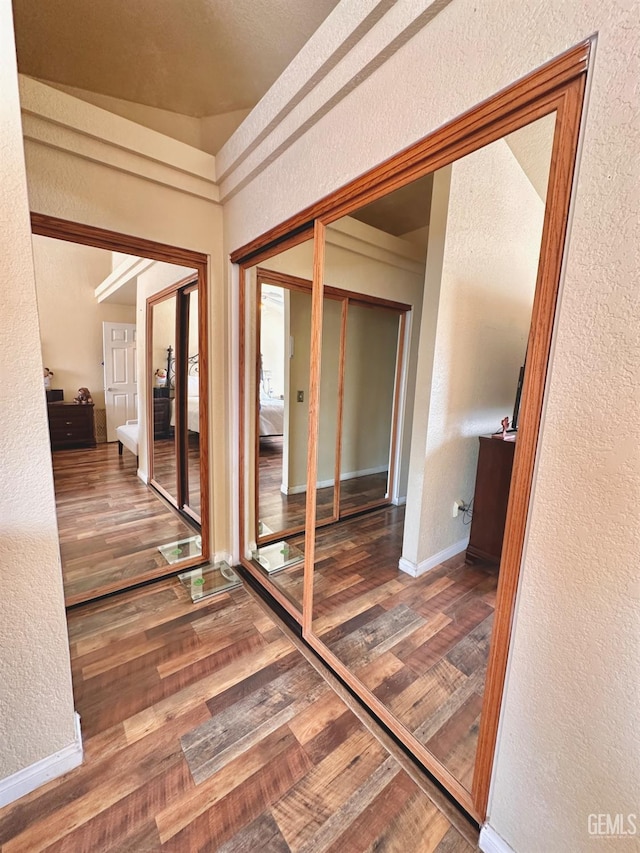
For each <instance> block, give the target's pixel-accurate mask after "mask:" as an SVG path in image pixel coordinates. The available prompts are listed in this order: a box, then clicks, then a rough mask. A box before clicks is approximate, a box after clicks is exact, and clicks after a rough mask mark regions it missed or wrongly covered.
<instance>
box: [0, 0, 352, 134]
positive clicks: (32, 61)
mask: <svg viewBox="0 0 640 853" xmlns="http://www.w3.org/2000/svg"><path fill="white" fill-rule="evenodd" d="M337 4H338V0H313V2H306V1H305V2H301V0H13V10H14V19H15V29H16V45H17V54H18V69H19V71H20V72H21V73H22V74H26V75H28V76H31V77H36V78H38V79H40V80H45V81H50V82H52V83H58V84H62V85H66V86H73V87H76V88H79V89H85V90H88V91H90V92H96V93H99V94H102V95H109V96H111V97H114V98H120V99H122V100H125V101H132V102H134V103H138V104H144V105H146V106H150V107H157V108H160V109H164V110H170V111H172V112H176V113H180V114H182V115H187V116H193V117H196V118H202V117H203V116H211V115H220V114H222V113H226V112H231V111H234V110H241V109H249V108H251V107H253V106H254V105H255V104H256V103H257V102H258V101H259V100H260V98H261V97H262V96H263V95H264V94H265V92H266V91H267V90H268V89H269V88H270V86H271V85H272V83H273V82H274V81H275V80H276V79H277V78H278V77H279V76H280V74H281V73H282V71H284V69H285V68H286V67H287V65H288V64H289V63H290V62H291V60H292V59H293V58H294V56H295V55H296V54H297V53H298V52H299V50H300V49H301V48H302V46H303V45H304V44H305V42H307V41H308V39H309V38H310V36H311V35H312V34H313V33H314V32H315V31H316V29H317V28H318V27H319V26H320V24H321V23H322V22H323V21H324V19H325V18H326V17H327V16H328V15H329V13H330V12H331V11H332V10H333V8H334V7H335V6H337Z"/></svg>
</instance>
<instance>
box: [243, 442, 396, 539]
mask: <svg viewBox="0 0 640 853" xmlns="http://www.w3.org/2000/svg"><path fill="white" fill-rule="evenodd" d="M282 442H283V439H282V437H281V436H269V437H267V438H261V439H260V465H259V490H260V506H259V513H260V520H261V521H262V522H263V524H266V525H267V527H268V528H269V529H270V530H273V531H278V530H291V529H295V528H298V527H304V521H305V509H306V495H305V494H304V493H303V494H298V495H284V494H283V493H282V490H281V485H282ZM386 489H387V473H386V472H383V473H380V474H369V475H367V476H365V477H354V478H352V479H351V480H343V481H342V483H341V484H340V513H341V514H343V513H348V512H353V511H357V510H358V508H359V507H362V506H366V505H367V504H370V503H374V502H376V501H378V502H379V501H381V500H384V496H385V493H386ZM316 507H317V509H316V517H317V518H318V520H319V521H323V520H326V519H330V518H332V516H333V486H329V487H328V488H324V489H318V492H317V496H316Z"/></svg>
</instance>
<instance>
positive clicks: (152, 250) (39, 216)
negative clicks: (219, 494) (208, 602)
mask: <svg viewBox="0 0 640 853" xmlns="http://www.w3.org/2000/svg"><path fill="white" fill-rule="evenodd" d="M31 231H32V233H33V234H38V235H40V236H42V237H52V238H54V239H56V240H65V241H67V242H69V243H79V244H80V245H83V246H93V247H95V248H97V249H106V250H107V251H109V252H123V253H126V254H130V255H137V256H139V257H144V258H149V259H151V260H154V261H162V262H164V263H168V264H176V265H178V266H182V267H189V268H190V269H193V270H195V272H196V277H197V280H198V300H199V311H198V339H199V343H200V352H201V356H200V401H201V403H200V430H201V433H200V434H201V436H204V441H203V442H202V443H201V447H200V489H201V496H200V506H201V513H200V517H201V532H200V535H201V538H202V554H201V556H199V557H192V558H189V559H187V560H184V561H183V562H181V563H179V564H173V565H169V564H167V566H166V567H165V566H163V567H161V568H156V569H153V570H151V571H148V572H144V573H142V574H141V575H140V577H136V580H135V583H136V584H138V583H141V582H146V581H149V580H155V579H157V578H161V577H167V576H169V575H174V574H176V572H178V571H183V570H184V569H188V568H190V567H192V566H197V565H202V563H204V562H208V561H209V560H210V557H211V535H210V518H211V516H210V495H209V488H210V481H209V411H208V402H207V399H208V394H207V390H208V388H209V373H208V368H209V320H208V299H207V280H208V271H207V270H208V260H207V255H205V254H203V253H202V252H195V251H192V250H190V249H181V248H179V247H177V246H170V245H168V244H166V243H157V242H156V241H154V240H147V239H144V238H142V237H133V236H131V235H128V234H121V233H120V232H118V231H110V230H108V229H106V228H98V227H96V226H92V225H84V224H82V223H79V222H72V221H71V220H68V219H61V218H59V217H56V216H49V215H47V214H43V213H35V212H32V213H31ZM193 279H194V276H193V275H191V276H190V277H189V280H193ZM143 381H145V382H146V377H145V378H144V380H143ZM203 391H204V392H205V393H204V394H203ZM147 402H149V401H147ZM147 417H148V413H147ZM147 452H148V453H149V447H147ZM127 587H128V584H121V585H113V586H112V587H110V588H109V589H107V590H106V591H107V592H109V593H111V592H119V591H120V590H122V589H126V588H127ZM76 603H78V602H76V601H75V600H69V601H67V606H70V605H72V604H76Z"/></svg>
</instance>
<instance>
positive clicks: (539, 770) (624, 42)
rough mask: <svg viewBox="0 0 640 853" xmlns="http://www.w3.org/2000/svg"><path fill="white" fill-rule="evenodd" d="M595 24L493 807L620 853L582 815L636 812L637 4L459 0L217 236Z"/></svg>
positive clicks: (320, 183)
mask: <svg viewBox="0 0 640 853" xmlns="http://www.w3.org/2000/svg"><path fill="white" fill-rule="evenodd" d="M415 5H416V6H420V5H422V6H424V7H425V8H426V7H427V6H428V5H429V4H427V3H424V2H423V3H418V4H415ZM398 8H399V4H398ZM338 9H340V7H338ZM338 19H339V16H336V17H334V21H337V20H338ZM595 32H597V33H598V44H597V50H596V55H595V57H594V60H593V65H592V74H591V86H590V92H589V98H588V109H587V117H586V124H585V134H584V141H583V146H582V150H581V153H580V158H579V175H578V177H577V182H576V190H575V202H574V209H573V215H572V219H571V226H570V232H569V244H568V247H567V254H566V264H565V269H564V275H563V289H562V293H561V297H560V304H559V310H558V316H557V324H556V331H555V340H554V347H553V352H552V362H551V369H550V373H549V378H548V384H547V393H546V409H545V417H544V423H543V426H542V430H541V435H540V445H539V454H538V463H537V469H536V474H535V482H534V493H533V501H532V507H531V512H530V518H529V525H528V536H527V543H526V548H525V553H524V559H523V567H522V576H521V583H520V589H519V595H518V601H517V606H516V613H515V622H514V632H513V641H512V647H511V652H510V661H509V672H508V677H507V682H506V692H505V698H504V703H503V710H502V718H501V727H500V732H499V739H498V747H497V754H496V761H495V772H494V778H493V784H492V791H491V798H490V805H489V822H490V824H491V826H492V827H494V828H495V830H496V831H497V832H498V833H499V834H500V835H502V836H503V838H504V839H505V840H506V841H507V842H508V843H509V844H510V845H511V847H512V848H513V849H514V850H516V851H518V853H541V851H551V850H552V851H562V853H564V851H567V853H568V851H577V850H585V849H589V847H590V846H592V845H593V844H595V843H597V846H598V850H599V851H603V853H605V851H606V853H614V851H615V853H618V851H620V850H621V849H622V850H624V849H633V847H632V845H633V841H631V842H625V841H624V840H620V839H602V838H600V839H598V840H597V842H592V841H591V840H590V838H589V836H588V832H587V820H588V815H589V814H590V813H592V812H601V811H602V812H628V811H632V812H633V811H637V791H638V790H639V789H640V778H639V773H640V761H638V742H637V738H636V734H635V733H636V732H637V730H638V707H640V702H639V701H638V700H639V698H640V697H639V695H638V684H639V683H640V678H639V674H640V673H639V663H638V654H637V649H638V643H639V640H640V620H639V619H638V596H639V589H638V581H637V555H638V553H640V525H638V523H637V511H636V507H637V506H638V504H639V500H640V454H639V452H638V447H640V436H639V435H638V431H639V429H640V427H639V420H638V418H637V416H636V413H637V411H638V404H639V402H640V380H639V378H638V377H639V375H640V371H639V370H638V357H639V352H638V350H639V340H638V334H639V330H640V322H639V320H640V318H639V316H638V314H639V305H638V300H637V294H638V269H639V268H640V257H639V253H640V239H639V237H640V235H639V234H638V223H639V221H640V216H639V212H640V211H639V204H638V183H639V182H638V177H639V176H638V163H639V160H638V156H637V152H638V147H639V144H640V128H639V127H638V91H637V80H638V79H640V68H639V67H638V66H639V62H638V58H639V51H638V43H639V38H640V31H639V21H638V15H637V4H636V3H633V2H624V0H620V2H616V3H611V4H602V3H601V2H599V0H566V2H564V3H562V4H557V3H554V2H552V0H522V2H520V3H517V4H514V3H510V2H507V0H487V2H484V3H482V4H478V3H475V2H473V0H454V2H452V3H450V4H449V5H448V6H446V8H445V9H444V10H443V11H442V12H441V13H440V14H438V15H437V16H436V17H435V18H434V19H433V20H431V22H430V23H429V25H428V26H426V27H424V29H422V30H420V31H419V32H415V34H413V36H412V37H411V38H410V39H408V40H407V41H406V43H405V44H404V45H403V46H402V47H400V48H399V49H398V50H397V51H396V52H395V53H393V55H388V57H387V58H386V61H384V63H383V64H380V65H379V66H378V67H377V68H376V70H374V71H373V73H371V74H370V75H369V76H366V75H362V77H361V78H360V80H361V82H360V84H359V85H358V86H357V88H355V89H351V90H350V91H349V94H348V96H346V97H344V98H343V99H342V100H339V98H336V99H335V100H334V101H333V102H332V104H331V105H330V107H329V108H328V110H327V111H326V112H325V114H324V115H322V113H320V114H319V115H320V116H321V117H319V118H317V119H315V120H314V119H312V120H311V121H309V122H308V123H307V124H306V125H305V127H304V133H301V134H299V135H298V136H297V138H296V139H295V140H292V141H291V144H289V145H288V147H284V146H283V141H282V136H277V135H274V137H273V139H272V140H271V139H267V140H265V142H264V143H263V145H262V148H261V152H260V153H261V156H262V162H263V163H267V162H268V165H267V166H266V167H265V168H261V169H259V170H258V171H256V172H255V174H254V175H253V177H252V180H251V181H250V182H249V183H247V185H246V186H245V187H244V188H243V189H240V190H239V191H238V192H237V193H236V194H235V195H234V196H233V197H232V198H229V200H228V203H227V205H226V210H225V212H226V220H225V223H226V227H227V232H226V235H225V240H226V242H227V244H228V246H229V248H235V247H238V246H241V245H242V244H243V243H244V242H246V241H247V240H249V239H251V238H253V237H256V236H257V235H258V234H260V233H261V232H263V231H264V230H266V229H267V228H268V227H269V226H272V225H274V224H276V223H277V222H279V221H281V220H282V219H284V218H285V217H286V216H287V215H289V214H293V213H295V212H296V211H298V210H301V209H302V208H304V207H305V205H307V204H309V203H311V202H313V201H315V200H316V199H318V198H321V197H322V196H323V195H324V194H325V193H327V192H329V191H331V190H332V189H335V188H337V187H339V186H341V185H342V184H343V183H344V182H345V181H347V180H348V179H350V178H353V177H355V176H357V175H359V174H361V173H362V172H363V171H364V170H366V169H367V168H369V167H371V166H374V165H376V164H377V163H380V162H382V161H383V160H384V159H385V158H386V157H388V156H390V155H392V154H394V153H395V152H398V151H400V150H402V149H403V148H404V147H406V146H407V145H408V144H410V143H411V142H413V141H415V140H417V139H419V138H421V137H422V136H424V135H425V134H427V133H429V132H430V131H431V130H433V129H435V128H437V127H439V126H440V125H441V124H443V123H444V122H446V121H447V120H449V119H451V118H453V117H454V116H456V115H459V114H461V113H462V112H464V111H465V110H467V109H469V108H470V107H472V106H473V105H474V104H477V103H479V102H480V101H482V100H483V99H485V98H487V97H488V96H490V95H491V94H493V93H494V92H496V91H498V90H500V89H501V88H503V87H504V86H507V85H508V84H510V83H511V82H513V81H514V80H517V79H518V78H520V77H522V76H523V75H525V74H527V73H528V72H529V71H531V70H532V69H534V68H536V67H538V66H540V65H541V64H542V63H544V62H546V61H548V60H549V59H551V58H552V57H554V56H556V55H558V54H559V53H561V52H562V51H564V50H566V49H567V48H569V47H571V46H572V45H574V44H576V43H577V42H579V41H580V40H582V39H585V38H587V37H589V36H590V35H592V34H593V33H595ZM386 34H387V20H386V17H385V18H384V19H383V20H382V21H380V22H379V23H378V25H377V26H376V28H375V29H374V30H371V31H370V32H368V33H367V34H366V36H365V37H364V39H363V42H364V44H361V45H360V44H359V45H358V49H357V50H355V49H354V50H353V51H351V52H349V53H348V54H347V55H346V56H344V58H343V59H342V60H341V62H340V64H339V67H338V69H337V71H336V74H334V75H332V76H333V79H335V78H336V75H337V72H338V71H341V72H344V75H345V76H346V74H347V71H349V72H350V73H351V78H352V79H353V77H354V75H355V74H357V73H358V72H359V70H360V69H361V68H362V67H363V63H362V54H363V53H364V52H365V48H368V49H369V50H368V55H371V54H372V53H374V45H373V42H374V41H375V40H376V39H378V40H380V43H381V44H382V42H383V37H384V36H385V35H386ZM307 56H308V52H307ZM318 93H319V87H317V88H316V89H315V90H314V93H313V95H314V97H316V96H318ZM409 93H410V94H409ZM264 103H265V105H266V104H267V101H265V102H264ZM381 109H382V110H383V113H384V120H383V121H381V120H380V116H381ZM301 114H304V111H303V109H302V107H301V108H300V109H298V110H297V111H296V117H298V116H300V115H301ZM290 118H291V119H292V120H293V116H291V117H290ZM298 121H300V119H298ZM251 127H252V117H251V116H250V117H249V118H248V119H247V120H246V121H245V123H244V125H243V135H244V136H247V135H248V134H249V133H250V131H251ZM236 143H237V144H239V143H240V137H239V135H238V136H237V137H236V138H235V139H234V138H232V140H230V143H228V144H227V146H226V147H225V149H223V154H224V157H223V158H222V161H223V162H232V161H233V159H234V156H235V155H237V154H238V153H239V152H237V151H235V150H234V149H233V145H234V144H236ZM275 151H277V156H276V157H275V158H274V157H271V155H272V154H273V152H275ZM256 156H257V155H256ZM269 158H271V159H269ZM245 168H246V169H248V168H249V165H247V166H246V167H245ZM230 180H231V179H229V181H230ZM281 186H286V188H287V191H286V192H275V189H276V188H277V187H281ZM621 411H622V412H624V413H625V416H624V423H623V425H618V426H614V425H613V423H612V421H613V420H615V418H616V417H618V416H619V414H620V412H621ZM621 498H622V500H623V505H621ZM622 844H625V847H622V846H621V845H622Z"/></svg>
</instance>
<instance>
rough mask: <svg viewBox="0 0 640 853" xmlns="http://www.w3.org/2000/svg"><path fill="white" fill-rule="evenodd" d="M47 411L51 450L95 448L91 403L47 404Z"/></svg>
mask: <svg viewBox="0 0 640 853" xmlns="http://www.w3.org/2000/svg"><path fill="white" fill-rule="evenodd" d="M47 409H48V412H49V435H50V438H51V448H52V450H63V449H65V448H68V447H94V446H95V443H96V432H95V425H94V419H93V403H89V404H87V405H81V404H80V403H49V404H48V405H47Z"/></svg>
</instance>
